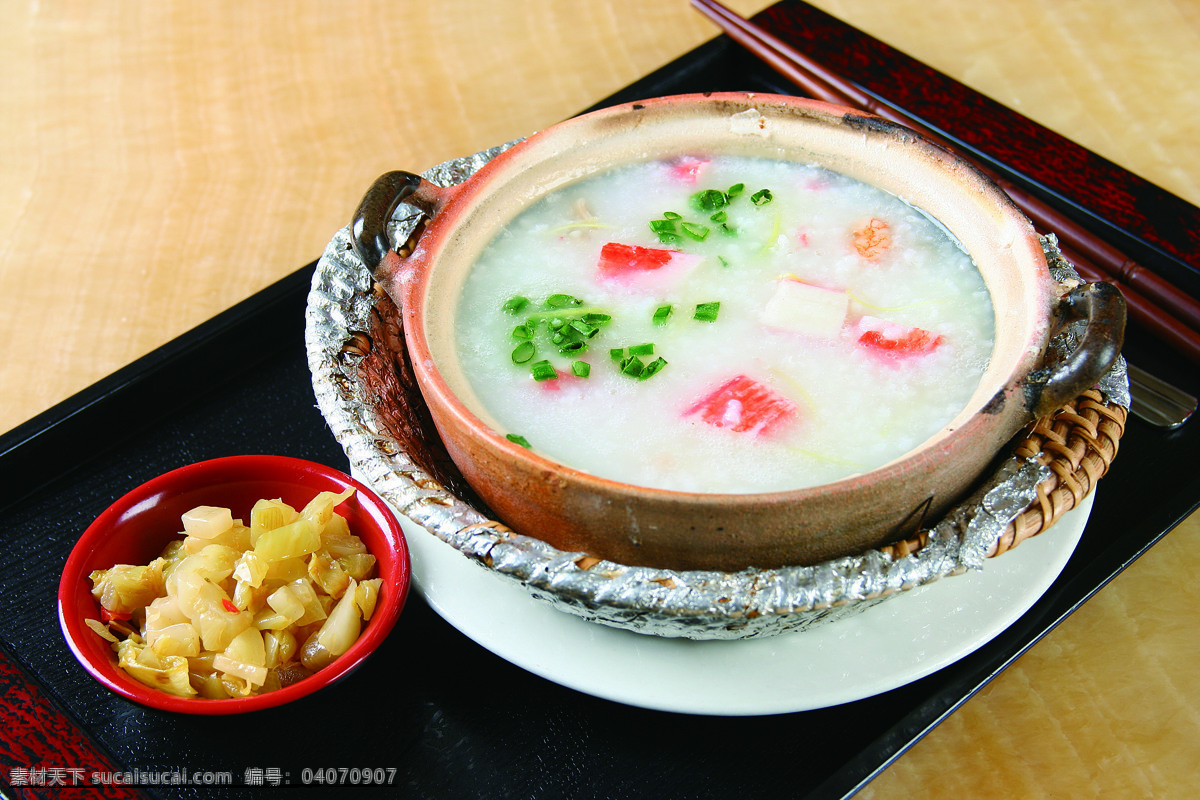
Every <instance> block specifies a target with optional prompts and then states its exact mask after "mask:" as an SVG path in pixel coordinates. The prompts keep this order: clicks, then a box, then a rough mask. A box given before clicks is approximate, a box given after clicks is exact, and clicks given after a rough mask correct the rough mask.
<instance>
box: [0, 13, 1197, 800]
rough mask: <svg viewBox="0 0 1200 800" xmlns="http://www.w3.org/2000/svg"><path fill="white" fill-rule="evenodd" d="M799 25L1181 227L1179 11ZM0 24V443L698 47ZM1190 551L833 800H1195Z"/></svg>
mask: <svg viewBox="0 0 1200 800" xmlns="http://www.w3.org/2000/svg"><path fill="white" fill-rule="evenodd" d="M814 4H815V5H816V6H818V7H820V8H822V9H824V10H826V11H828V12H830V13H832V14H834V15H836V16H838V17H840V18H841V19H844V20H846V21H847V22H849V23H851V24H853V25H855V26H857V27H859V28H861V29H863V30H865V31H867V32H868V33H871V34H873V35H875V36H876V37H878V38H880V39H882V40H884V41H886V42H888V43H889V44H892V45H894V46H896V47H898V48H900V49H901V50H903V51H905V52H907V53H909V54H910V55H913V56H915V57H917V58H919V59H921V60H923V61H925V62H926V63H928V64H931V65H932V66H934V67H936V68H938V69H940V70H942V71H944V72H946V73H948V74H950V75H951V76H953V77H955V78H957V79H959V80H961V81H963V82H964V83H967V84H969V85H971V86H973V87H975V88H976V89H978V90H980V91H982V92H984V93H986V94H988V95H990V96H992V97H993V98H995V99H997V100H999V101H1000V102H1002V103H1005V104H1007V105H1009V106H1011V107H1013V108H1015V109H1016V110H1018V111H1021V112H1022V113H1024V114H1026V115H1027V116H1029V117H1032V118H1033V119H1035V120H1037V121H1039V122H1041V123H1043V124H1045V125H1047V126H1049V127H1051V128H1053V129H1055V130H1057V131H1058V132H1060V133H1062V134H1064V135H1066V136H1068V137H1070V138H1072V139H1074V140H1076V141H1078V142H1080V143H1081V144H1083V145H1085V146H1087V147H1090V148H1092V149H1093V150H1096V151H1097V152H1099V153H1100V154H1102V155H1104V156H1106V157H1108V158H1110V159H1112V160H1114V161H1116V162H1118V163H1120V164H1122V165H1123V166H1125V167H1127V168H1129V169H1132V170H1134V171H1135V172H1137V173H1139V174H1141V175H1142V176H1144V177H1146V178H1148V179H1149V180H1151V181H1153V182H1155V183H1158V184H1159V185H1161V186H1163V187H1164V188H1167V189H1169V190H1171V191H1173V192H1175V193H1176V194H1179V195H1180V196H1182V197H1184V198H1186V199H1187V200H1189V201H1190V202H1192V203H1196V204H1200V146H1198V144H1197V143H1198V142H1200V112H1198V111H1197V109H1200V83H1198V82H1197V80H1196V76H1197V75H1200V3H1197V2H1195V0H1140V2H1138V3H1136V4H1135V3H1128V2H1124V0H1091V2H1081V0H992V2H989V3H969V4H968V3H961V2H957V0H887V1H886V2H885V0H814ZM729 5H730V6H731V7H732V8H734V9H735V10H737V11H739V12H740V13H742V14H747V15H748V14H751V13H753V12H756V11H758V10H760V9H761V8H764V7H765V6H766V5H768V2H766V0H732V1H731V2H730V3H729ZM0 15H2V18H3V19H4V25H3V26H2V30H0V343H3V346H4V356H3V358H2V359H0V431H3V430H8V429H10V428H12V427H14V426H16V425H18V424H19V423H21V422H23V421H25V420H27V419H29V418H31V417H33V416H35V415H36V414H38V413H39V412H41V411H43V410H45V409H47V408H49V407H50V406H52V405H54V404H55V403H57V402H58V401H60V400H62V399H64V398H66V397H68V396H70V395H71V394H73V393H74V392H76V391H79V390H82V389H84V388H86V387H87V386H88V385H90V384H91V383H93V382H94V381H96V380H98V379H99V378H102V377H104V376H105V375H107V374H109V373H111V372H113V371H114V370H116V369H118V368H120V367H121V366H123V365H125V364H127V363H129V362H130V361H132V360H134V359H136V358H137V357H139V356H141V355H143V354H145V353H147V352H149V351H150V350H152V349H154V348H155V347H157V346H159V345H161V344H162V343H164V342H166V341H168V340H169V339H171V338H172V337H175V336H177V335H179V334H182V333H184V332H186V331H187V330H189V329H190V328H192V327H193V326H195V325H197V324H198V323H201V322H203V321H204V320H206V319H208V318H210V317H212V316H213V315H214V314H216V313H218V312H220V311H222V310H223V309H225V308H227V307H229V306H231V305H233V304H234V303H236V302H237V301H239V300H242V299H244V298H245V297H248V296H249V295H251V294H253V293H255V292H257V291H258V290H260V289H262V288H263V287H265V286H267V285H268V284H270V283H272V282H274V281H275V280H277V279H279V278H281V277H283V276H284V275H286V274H288V273H290V272H292V271H294V270H295V269H297V268H298V267H300V266H302V265H304V264H306V263H308V262H310V261H312V260H313V259H314V258H316V257H317V256H318V255H319V254H320V253H321V251H322V249H323V247H324V245H325V243H326V242H327V241H328V239H329V238H330V237H331V236H332V234H333V233H334V232H335V231H336V230H337V229H339V228H340V227H342V226H343V225H345V224H346V222H347V220H348V215H349V213H350V212H351V211H352V210H353V207H354V205H355V204H356V202H357V200H358V199H359V196H360V194H361V192H362V191H363V189H364V188H365V187H366V186H367V185H368V184H369V183H370V181H371V180H372V179H373V178H374V177H375V176H376V175H378V174H379V173H381V172H384V171H386V170H388V169H394V168H404V169H410V170H414V171H419V170H422V169H425V168H427V167H429V166H431V165H433V164H435V163H438V162H440V161H443V160H445V159H448V158H452V157H455V156H459V155H463V154H467V153H472V152H475V151H477V150H480V149H483V148H484V147H487V146H490V145H493V144H496V143H499V142H503V141H508V140H510V139H513V138H516V137H518V136H521V135H524V134H527V133H530V132H532V131H534V130H537V129H539V128H542V127H545V126H547V125H549V124H552V123H554V122H556V121H558V120H560V119H562V118H564V117H566V116H569V115H571V114H573V113H575V112H577V111H579V110H581V109H582V108H585V107H587V106H589V105H591V104H592V103H593V102H595V101H598V100H600V99H602V98H604V97H605V96H607V95H609V94H610V93H612V92H613V91H615V90H617V89H619V88H621V87H623V86H625V85H626V84H628V83H630V82H632V81H633V80H635V79H637V78H638V77H640V76H642V75H644V74H645V73H647V72H649V71H651V70H653V69H654V68H656V67H659V66H661V65H663V64H665V63H667V62H669V61H671V60H672V59H674V58H676V57H678V56H680V55H682V54H684V53H686V52H687V51H689V50H690V49H692V48H693V47H695V46H697V45H699V44H701V43H703V42H704V41H706V40H708V39H710V38H712V37H713V36H715V35H716V32H715V30H714V29H713V28H712V27H711V26H710V24H709V23H708V22H707V21H706V20H704V19H703V18H702V17H700V15H699V14H697V13H696V12H694V11H692V10H691V9H690V8H689V7H688V5H687V3H686V2H685V0H659V2H646V0H591V2H588V3H581V2H568V0H523V2H521V3H520V4H517V3H496V2H486V1H485V0H443V1H442V2H412V0H401V2H398V3H397V2H391V3H386V2H367V1H365V0H349V1H347V2H340V3H323V2H317V1H316V0H311V1H308V2H300V1H297V2H274V3H254V4H243V3H236V2H233V1H232V0H213V1H212V2H208V3H192V2H182V1H181V0H169V1H161V2H153V3H103V4H96V3H85V2H71V1H68V0H42V2H39V3H18V2H15V0H0ZM1102 490H1103V487H1102ZM1197 552H1200V520H1198V517H1197V516H1193V517H1192V518H1191V519H1190V520H1188V521H1187V522H1186V523H1184V525H1182V526H1181V527H1180V528H1178V529H1177V530H1176V531H1175V532H1173V533H1172V534H1171V535H1169V536H1167V537H1166V538H1165V539H1164V540H1163V541H1162V542H1161V543H1160V544H1158V545H1157V546H1156V547H1155V548H1154V549H1153V550H1152V551H1151V552H1150V553H1149V554H1148V555H1146V556H1144V557H1142V558H1141V559H1140V560H1139V561H1138V562H1137V563H1136V564H1134V566H1133V567H1131V568H1130V569H1129V570H1127V571H1126V572H1125V573H1123V574H1122V575H1121V576H1120V577H1118V578H1117V580H1115V581H1114V582H1113V583H1112V584H1110V585H1109V586H1108V587H1106V588H1105V589H1103V590H1102V591H1101V592H1100V593H1099V594H1098V595H1097V596H1096V597H1095V598H1093V599H1092V600H1090V601H1089V602H1088V603H1087V604H1086V605H1085V606H1084V607H1083V608H1082V609H1081V610H1080V611H1078V612H1076V613H1075V614H1074V615H1073V616H1071V617H1070V618H1069V619H1068V620H1067V622H1066V623H1065V624H1063V625H1062V626H1061V627H1060V628H1058V629H1057V630H1055V631H1054V632H1053V633H1052V634H1051V635H1050V636H1049V637H1047V638H1046V639H1045V640H1043V641H1042V642H1041V643H1039V644H1038V645H1036V646H1035V647H1034V648H1033V649H1032V651H1031V652H1029V653H1028V654H1027V655H1025V656H1024V657H1022V658H1021V659H1020V660H1019V661H1018V662H1017V663H1016V664H1015V665H1014V666H1013V667H1012V668H1010V669H1008V670H1007V671H1006V672H1004V673H1003V674H1002V675H1001V676H1000V677H999V678H998V679H997V680H995V681H994V682H992V683H991V684H990V685H989V686H988V687H987V688H986V689H985V690H984V691H983V692H982V693H981V694H980V695H978V696H977V697H975V698H973V699H972V700H970V701H969V702H968V703H967V704H966V705H965V706H964V707H963V708H962V709H960V710H959V711H957V712H956V713H955V714H954V715H953V716H951V717H950V718H949V719H948V720H947V721H946V722H944V723H943V724H942V725H940V726H939V727H937V728H936V729H935V730H934V731H933V732H932V733H930V734H929V735H928V736H927V737H926V738H925V739H923V740H922V741H921V742H919V743H918V744H917V745H916V746H915V747H914V748H913V749H912V750H911V751H910V752H908V753H907V754H905V755H903V756H902V757H901V758H900V759H899V760H898V761H897V762H896V763H895V764H894V765H892V766H891V767H889V768H888V769H887V770H886V771H885V772H883V773H882V774H881V775H880V776H879V777H878V778H877V779H876V780H875V781H873V782H872V783H871V784H870V785H868V786H867V787H866V788H865V789H864V790H863V791H862V793H861V794H860V796H862V797H867V798H906V797H910V796H914V795H916V796H921V797H926V798H940V797H970V798H992V797H996V798H1006V800H1007V798H1011V797H1020V798H1025V799H1026V800H1028V799H1030V798H1068V797H1069V798H1083V797H1105V798H1133V797H1137V798H1141V797H1146V798H1150V797H1153V798H1168V797H1180V798H1184V797H1187V798H1191V797H1196V796H1200V768H1198V766H1197V763H1198V760H1200V759H1198V756H1200V681H1197V680H1196V679H1195V673H1196V668H1197V664H1200V634H1198V633H1197V630H1196V626H1195V625H1194V624H1193V619H1194V614H1195V609H1196V608H1198V607H1200V589H1198V588H1197V586H1198V585H1200V582H1197V581H1195V580H1194V579H1193V576H1194V575H1196V574H1197V570H1198V569H1200V556H1197V555H1196V554H1197Z"/></svg>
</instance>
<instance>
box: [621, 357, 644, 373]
mask: <svg viewBox="0 0 1200 800" xmlns="http://www.w3.org/2000/svg"><path fill="white" fill-rule="evenodd" d="M645 368H646V365H645V363H643V362H642V360H641V359H640V358H638V357H637V356H629V357H628V358H625V359H622V360H621V372H622V373H624V374H625V375H628V376H629V377H631V378H639V377H641V375H642V370H644V369H645Z"/></svg>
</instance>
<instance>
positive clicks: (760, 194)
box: [750, 189, 775, 206]
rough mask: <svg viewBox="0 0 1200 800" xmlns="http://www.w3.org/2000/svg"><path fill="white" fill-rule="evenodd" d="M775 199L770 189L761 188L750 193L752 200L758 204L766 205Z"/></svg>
mask: <svg viewBox="0 0 1200 800" xmlns="http://www.w3.org/2000/svg"><path fill="white" fill-rule="evenodd" d="M774 199H775V195H773V194H771V190H770V189H759V190H758V191H757V192H755V193H754V194H752V195H750V202H751V203H754V205H756V206H765V205H766V204H767V203H769V202H771V201H772V200H774Z"/></svg>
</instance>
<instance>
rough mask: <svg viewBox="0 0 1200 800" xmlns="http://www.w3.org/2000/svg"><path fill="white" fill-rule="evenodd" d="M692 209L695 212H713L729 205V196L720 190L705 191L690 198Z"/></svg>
mask: <svg viewBox="0 0 1200 800" xmlns="http://www.w3.org/2000/svg"><path fill="white" fill-rule="evenodd" d="M691 203H692V208H694V209H696V210H697V211H707V212H710V213H711V212H713V211H716V210H717V209H720V208H723V207H724V206H727V205H729V195H727V194H725V193H724V192H722V191H721V190H720V189H705V190H704V191H701V192H696V193H695V194H694V195H692V197H691Z"/></svg>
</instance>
